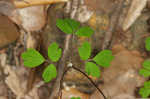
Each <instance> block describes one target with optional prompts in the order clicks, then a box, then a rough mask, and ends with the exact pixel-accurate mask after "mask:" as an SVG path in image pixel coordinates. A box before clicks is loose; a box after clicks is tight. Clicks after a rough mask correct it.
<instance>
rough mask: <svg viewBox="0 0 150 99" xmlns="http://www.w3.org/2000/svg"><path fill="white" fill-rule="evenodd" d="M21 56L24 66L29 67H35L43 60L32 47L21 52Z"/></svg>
mask: <svg viewBox="0 0 150 99" xmlns="http://www.w3.org/2000/svg"><path fill="white" fill-rule="evenodd" d="M21 57H22V59H23V61H24V66H26V67H30V68H34V67H37V66H39V65H40V64H42V63H43V62H44V61H45V59H44V57H43V56H42V55H41V54H40V53H39V52H38V51H36V50H35V49H32V48H30V49H28V50H27V51H26V52H24V53H22V55H21Z"/></svg>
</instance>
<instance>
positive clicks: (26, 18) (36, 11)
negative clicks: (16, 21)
mask: <svg viewBox="0 0 150 99" xmlns="http://www.w3.org/2000/svg"><path fill="white" fill-rule="evenodd" d="M18 12H19V14H20V17H21V21H22V26H23V27H24V29H26V30H27V31H39V30H40V29H41V28H42V27H43V26H44V25H45V22H46V20H45V19H46V16H45V10H44V6H33V7H27V8H23V9H18Z"/></svg>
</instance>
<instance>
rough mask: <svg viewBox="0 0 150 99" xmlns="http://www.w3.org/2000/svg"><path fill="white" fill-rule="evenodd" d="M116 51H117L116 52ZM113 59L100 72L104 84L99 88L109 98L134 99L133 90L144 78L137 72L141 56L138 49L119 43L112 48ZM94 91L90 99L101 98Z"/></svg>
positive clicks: (141, 83)
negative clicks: (126, 47)
mask: <svg viewBox="0 0 150 99" xmlns="http://www.w3.org/2000/svg"><path fill="white" fill-rule="evenodd" d="M117 51H118V52H117ZM113 53H114V56H115V59H114V60H113V61H112V63H111V66H110V67H109V68H106V69H104V72H102V76H101V77H102V79H103V80H104V84H102V85H99V88H101V90H102V91H103V92H104V94H105V95H106V96H107V97H109V98H111V99H135V98H136V97H135V94H134V92H135V90H136V88H137V87H139V86H142V85H143V83H144V81H145V80H146V79H145V78H144V77H142V76H140V75H139V74H138V71H139V69H140V68H141V64H142V62H143V60H144V59H143V58H142V57H141V54H140V53H139V52H138V51H129V50H127V49H125V48H124V47H123V46H121V45H117V46H115V47H114V48H113ZM101 98H102V95H101V94H99V93H98V91H96V92H95V93H93V94H92V95H91V98H90V99H101Z"/></svg>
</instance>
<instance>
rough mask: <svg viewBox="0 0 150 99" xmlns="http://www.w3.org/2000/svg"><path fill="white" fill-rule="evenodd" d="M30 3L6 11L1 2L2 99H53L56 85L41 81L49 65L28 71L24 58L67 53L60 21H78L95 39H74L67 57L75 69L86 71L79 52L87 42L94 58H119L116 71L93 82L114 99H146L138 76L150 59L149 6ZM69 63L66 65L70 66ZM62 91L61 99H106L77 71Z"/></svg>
mask: <svg viewBox="0 0 150 99" xmlns="http://www.w3.org/2000/svg"><path fill="white" fill-rule="evenodd" d="M4 1H5V0H4ZM25 1H28V2H26V3H25V4H23V5H21V4H20V3H19V2H18V1H15V3H14V4H15V5H16V6H17V8H16V7H15V6H14V5H13V6H12V5H11V7H10V5H9V6H8V7H5V6H2V5H4V2H3V0H0V99H51V98H50V95H51V93H52V92H53V90H55V89H52V87H53V84H54V83H55V80H53V81H52V82H51V83H44V82H43V79H42V76H41V75H42V71H43V68H44V66H45V65H46V64H42V65H41V66H40V67H38V68H35V69H29V68H26V67H24V66H23V60H22V58H21V54H22V53H23V52H24V51H26V49H27V48H35V49H37V50H38V51H39V52H40V53H41V54H42V55H43V56H44V57H47V49H48V46H49V44H51V43H52V42H57V43H58V44H59V45H60V47H61V48H63V49H64V45H65V44H64V41H65V37H66V34H64V33H62V32H61V31H60V30H59V29H58V28H57V27H56V20H57V19H60V18H72V19H75V20H77V21H79V22H80V23H81V26H90V27H91V28H92V29H93V30H94V34H93V35H92V37H91V38H86V37H74V38H73V40H72V45H70V46H72V49H71V53H68V54H69V55H70V56H71V61H72V63H74V64H73V65H75V66H77V68H79V69H81V70H82V71H84V63H83V61H81V60H80V59H79V55H77V54H78V52H77V48H78V46H79V45H81V43H83V42H84V41H85V40H87V41H89V42H90V43H91V44H92V56H95V55H96V54H97V53H98V52H99V51H101V50H104V49H110V50H112V53H113V56H115V58H114V60H113V61H112V62H111V66H110V67H109V68H102V72H101V76H100V78H94V77H91V79H92V80H93V81H94V82H95V84H96V85H97V86H98V87H99V88H100V89H101V90H102V91H103V93H104V95H105V96H106V97H108V98H109V99H136V98H140V97H141V96H140V95H139V88H140V87H142V86H143V84H144V82H145V81H147V80H148V78H144V77H143V76H141V75H140V74H139V70H140V69H141V68H142V64H143V61H144V60H145V59H149V55H150V53H149V52H148V51H146V49H145V39H146V38H147V37H149V36H150V1H149V0H143V1H141V0H52V2H50V3H49V2H46V0H45V2H44V0H43V1H41V0H39V2H40V1H41V3H39V2H38V3H37V2H36V1H35V0H25ZM6 2H7V1H6ZM8 2H9V0H8ZM21 2H23V1H21ZM30 2H31V4H30ZM34 2H36V3H37V4H36V3H35V4H34ZM32 3H33V4H32ZM9 4H10V2H9ZM43 4H47V5H43ZM48 4H49V5H48ZM6 5H7V3H6ZM1 6H2V7H1ZM27 6H29V7H27ZM21 7H25V8H21ZM64 60H65V62H66V64H67V63H68V60H66V59H64ZM56 65H57V64H56ZM62 85H63V89H62V93H61V95H62V99H70V98H71V97H80V98H81V99H103V96H102V95H101V94H100V93H99V92H98V90H96V88H95V87H94V86H93V85H92V84H91V82H90V81H89V80H88V79H87V78H86V77H85V76H84V75H82V74H81V73H79V72H78V71H75V70H73V69H71V70H69V71H68V73H67V74H66V75H65V78H64V82H63V83H62ZM57 99H60V97H58V98H57Z"/></svg>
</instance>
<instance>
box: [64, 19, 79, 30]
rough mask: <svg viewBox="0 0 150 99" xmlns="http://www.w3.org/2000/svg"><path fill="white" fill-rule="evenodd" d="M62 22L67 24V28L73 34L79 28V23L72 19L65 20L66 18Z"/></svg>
mask: <svg viewBox="0 0 150 99" xmlns="http://www.w3.org/2000/svg"><path fill="white" fill-rule="evenodd" d="M64 20H65V21H66V22H67V23H68V24H69V26H70V27H71V28H72V31H73V32H75V31H76V30H77V29H78V28H79V26H80V22H78V21H75V20H73V19H67V18H66V19H64Z"/></svg>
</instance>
